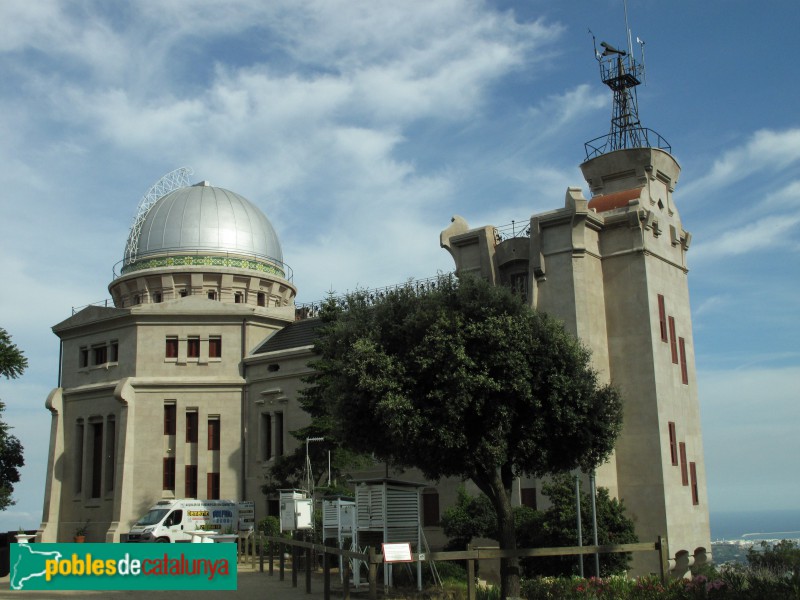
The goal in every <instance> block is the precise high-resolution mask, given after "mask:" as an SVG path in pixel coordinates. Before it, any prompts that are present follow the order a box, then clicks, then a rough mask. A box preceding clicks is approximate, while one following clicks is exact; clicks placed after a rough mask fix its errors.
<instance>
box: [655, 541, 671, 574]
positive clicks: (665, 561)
mask: <svg viewBox="0 0 800 600" xmlns="http://www.w3.org/2000/svg"><path fill="white" fill-rule="evenodd" d="M657 543H658V563H659V567H660V571H661V583H666V582H667V579H668V577H669V544H668V543H667V538H666V537H665V536H658V542H657Z"/></svg>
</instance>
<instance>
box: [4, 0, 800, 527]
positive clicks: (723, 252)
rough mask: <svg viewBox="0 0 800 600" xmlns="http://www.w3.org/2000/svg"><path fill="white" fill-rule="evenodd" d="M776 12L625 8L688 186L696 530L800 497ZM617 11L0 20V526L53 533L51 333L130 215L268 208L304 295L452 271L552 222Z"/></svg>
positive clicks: (408, 5) (794, 269) (105, 268)
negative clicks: (464, 239) (453, 240)
mask: <svg viewBox="0 0 800 600" xmlns="http://www.w3.org/2000/svg"><path fill="white" fill-rule="evenodd" d="M798 17H800V6H798V4H797V3H796V2H792V1H789V0H787V1H783V2H780V1H767V2H763V3H760V4H758V5H757V6H756V5H754V4H753V3H752V2H745V1H744V0H741V1H740V0H724V1H723V0H706V1H705V2H690V1H688V0H673V1H672V2H663V1H658V0H629V21H630V24H631V29H632V30H633V35H634V37H636V36H638V37H640V38H642V39H643V40H644V41H645V54H646V65H647V85H646V86H643V87H640V92H639V104H640V116H641V119H642V122H643V124H644V125H645V126H646V127H650V128H652V129H655V130H657V131H658V132H659V133H660V134H661V135H663V136H664V137H665V138H666V139H667V140H669V142H670V143H671V145H672V149H673V154H674V155H675V157H676V158H677V160H678V161H679V162H680V164H681V165H682V167H683V172H682V176H681V180H680V182H679V184H678V186H677V189H676V191H675V201H676V203H677V206H678V208H679V210H680V212H681V216H682V219H683V224H684V228H685V229H687V230H688V231H690V232H691V233H692V234H693V242H692V247H691V249H690V251H689V258H688V260H689V266H690V269H691V272H690V274H689V283H690V292H691V298H692V309H693V319H694V342H695V353H696V360H697V369H698V378H699V385H700V399H701V404H702V418H703V423H702V425H703V431H704V438H705V457H706V468H707V472H708V493H709V500H708V501H709V503H710V507H711V510H712V512H714V511H725V510H746V509H772V508H774V509H785V508H794V507H796V498H797V497H798V496H800V470H799V469H798V468H797V465H796V460H797V458H796V457H797V456H800V435H798V429H799V425H800V402H798V393H800V351H799V350H798V349H797V340H798V339H800V308H799V307H800V301H798V300H799V299H800V258H799V257H800V116H798V113H797V109H796V104H797V98H798V97H800V89H798V88H800V84H798V79H797V67H796V61H797V55H798V52H797V50H798V46H800V44H798V42H797V35H796V27H797V24H798ZM589 28H591V30H592V31H593V32H594V33H595V34H596V36H597V38H598V41H599V40H606V41H608V42H609V43H611V44H613V45H617V46H623V47H624V46H625V26H624V15H623V7H622V0H572V1H570V2H551V1H545V0H528V1H527V2H513V1H501V0H497V1H485V2H482V1H477V0H437V1H436V2H429V1H420V2H416V1H414V0H403V1H396V2H388V1H387V2H381V1H373V0H371V1H366V0H365V1H358V0H342V1H338V0H325V1H308V2H294V1H290V0H286V1H281V0H273V1H271V2H256V1H248V2H245V1H234V0H226V1H225V2H222V1H193V2H189V1H188V0H186V1H177V0H158V1H157V2H156V1H150V0H142V1H138V2H107V1H99V0H98V1H75V2H48V1H37V2H28V1H26V0H21V1H18V0H5V1H4V2H3V3H1V4H0V75H1V76H2V80H3V85H2V87H0V186H1V187H0V189H2V190H3V194H2V199H1V200H0V211H1V212H0V256H2V259H3V260H2V262H0V281H2V287H1V288H0V326H2V327H4V328H6V329H7V330H8V331H9V333H10V334H11V335H12V336H13V338H14V340H15V342H16V343H17V344H18V345H19V346H20V347H21V348H23V349H24V350H25V352H26V354H27V356H28V357H29V360H30V368H29V370H28V371H27V373H26V374H25V376H24V377H23V378H22V379H20V380H16V381H5V380H2V381H0V398H2V399H3V401H4V402H5V403H6V404H7V410H6V412H5V414H4V415H3V418H4V419H5V420H6V421H7V422H8V423H10V424H11V425H12V426H14V427H15V433H16V434H17V435H18V436H19V437H20V438H21V440H22V442H23V444H24V446H25V456H26V461H27V465H26V467H25V468H24V470H23V481H22V482H21V483H20V484H19V485H18V486H17V491H16V494H15V496H16V498H17V500H18V503H17V505H16V506H14V507H12V508H10V509H9V510H7V511H6V512H5V513H0V529H13V528H16V527H17V526H18V525H23V526H26V527H34V526H36V525H38V523H39V521H40V518H41V509H42V496H43V488H44V481H45V468H46V455H47V440H48V436H49V430H50V416H49V413H48V412H47V411H46V410H45V408H44V401H45V398H46V397H47V394H48V393H49V391H50V390H51V389H52V388H53V387H54V386H55V385H56V381H57V365H58V340H57V338H56V337H55V336H54V335H53V333H52V332H51V331H50V327H51V326H52V325H54V324H56V323H58V322H60V321H61V320H63V319H65V318H67V317H68V316H69V315H70V313H71V308H72V307H73V306H81V305H85V304H87V303H90V302H94V301H98V300H101V299H104V298H106V297H108V292H107V286H108V283H109V282H110V281H111V278H112V267H113V265H114V264H115V263H117V262H118V261H119V260H120V259H121V258H122V253H123V248H124V244H125V239H126V237H127V232H128V228H129V227H130V224H131V222H132V220H133V217H134V215H135V211H136V206H137V204H138V202H139V199H140V197H141V196H142V195H143V194H144V193H145V192H146V191H147V189H148V188H149V186H150V185H151V184H153V183H154V182H155V181H156V180H158V179H159V177H161V175H163V174H164V173H166V172H168V171H171V170H173V169H175V168H177V167H181V166H190V167H192V168H193V170H194V175H193V177H192V178H193V180H197V181H199V180H202V179H205V180H209V181H211V182H212V184H214V185H218V186H221V187H227V188H229V189H232V190H234V191H236V192H238V193H240V194H242V195H244V196H245V197H247V198H249V199H250V200H251V201H253V202H254V203H256V204H257V205H258V206H259V207H260V208H261V209H262V210H263V211H264V212H265V213H266V214H267V216H268V217H269V218H270V220H271V221H272V223H273V225H274V226H275V228H276V230H277V231H278V233H279V235H280V238H281V243H282V245H283V252H284V257H285V260H286V262H288V263H289V265H291V267H292V268H293V270H294V282H295V284H296V285H297V286H298V288H299V301H301V302H302V301H313V300H318V299H320V298H323V297H324V296H325V293H326V292H327V291H328V290H334V291H336V292H345V291H347V290H352V289H354V288H356V287H357V286H361V287H379V286H384V285H389V284H393V283H399V282H403V281H405V280H406V279H408V278H409V277H414V278H421V277H428V276H432V275H435V274H436V273H437V272H438V271H449V270H452V261H451V259H450V258H449V255H448V254H447V253H446V252H445V251H444V250H442V249H440V248H439V245H438V236H439V232H440V231H441V230H442V229H444V228H445V227H446V226H447V225H448V224H449V221H450V217H451V216H452V215H454V214H459V215H461V216H463V217H464V218H465V219H466V220H467V221H468V222H469V223H470V224H471V225H473V226H477V225H483V224H495V225H504V224H506V223H510V222H511V220H512V219H513V220H516V221H518V222H519V221H525V220H527V219H528V218H529V217H530V215H531V214H533V213H535V212H540V211H543V210H549V209H552V208H557V207H560V206H563V199H564V193H565V190H566V188H567V187H568V186H571V185H580V186H582V187H583V189H584V193H585V194H586V195H587V196H588V189H587V186H586V184H585V182H584V181H583V179H582V177H581V174H580V170H579V169H578V165H579V164H580V163H581V162H582V161H583V159H584V151H583V143H584V142H585V141H587V140H590V139H592V138H595V137H597V136H600V135H602V134H604V133H606V132H607V131H608V121H609V117H610V111H611V97H610V93H609V92H608V91H607V90H606V88H605V87H604V86H603V85H602V83H601V82H600V79H599V75H598V70H597V64H596V62H595V61H594V56H593V50H592V38H591V36H590V35H589V33H588V29H589Z"/></svg>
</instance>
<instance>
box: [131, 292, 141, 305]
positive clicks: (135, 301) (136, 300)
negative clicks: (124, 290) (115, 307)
mask: <svg viewBox="0 0 800 600" xmlns="http://www.w3.org/2000/svg"><path fill="white" fill-rule="evenodd" d="M141 303H142V298H141V296H139V294H136V295H135V296H134V297H133V305H134V306H138V305H139V304H141Z"/></svg>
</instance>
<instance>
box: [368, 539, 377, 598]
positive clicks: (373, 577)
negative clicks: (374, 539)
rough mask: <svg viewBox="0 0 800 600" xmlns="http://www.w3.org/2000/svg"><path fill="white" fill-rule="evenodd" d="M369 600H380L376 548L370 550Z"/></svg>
mask: <svg viewBox="0 0 800 600" xmlns="http://www.w3.org/2000/svg"><path fill="white" fill-rule="evenodd" d="M369 600H378V562H377V559H376V558H375V548H373V547H372V546H370V548H369Z"/></svg>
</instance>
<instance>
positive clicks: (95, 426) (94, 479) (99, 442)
mask: <svg viewBox="0 0 800 600" xmlns="http://www.w3.org/2000/svg"><path fill="white" fill-rule="evenodd" d="M90 432H91V436H92V476H91V490H90V491H91V497H92V498H99V497H100V496H101V495H102V493H103V487H102V486H103V424H102V423H91V430H90Z"/></svg>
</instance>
